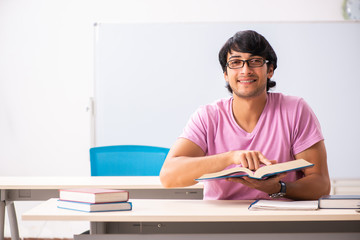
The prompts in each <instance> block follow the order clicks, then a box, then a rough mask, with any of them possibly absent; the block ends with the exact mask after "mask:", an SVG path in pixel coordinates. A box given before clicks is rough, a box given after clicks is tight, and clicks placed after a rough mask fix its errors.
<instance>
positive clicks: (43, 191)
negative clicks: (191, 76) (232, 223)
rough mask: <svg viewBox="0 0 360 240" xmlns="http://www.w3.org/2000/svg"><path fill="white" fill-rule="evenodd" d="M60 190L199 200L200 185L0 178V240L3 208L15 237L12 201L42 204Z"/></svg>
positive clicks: (141, 179) (117, 179) (133, 180)
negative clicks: (114, 191) (121, 191)
mask: <svg viewBox="0 0 360 240" xmlns="http://www.w3.org/2000/svg"><path fill="white" fill-rule="evenodd" d="M62 188H110V189H125V190H128V191H129V192H130V197H131V198H132V199H135V198H140V199H141V198H153V199H157V198H161V199H169V198H170V199H171V198H173V199H202V197H203V195H202V185H201V184H197V185H194V186H191V187H188V188H173V189H165V188H164V187H163V186H162V185H161V182H160V179H159V177H0V240H3V239H4V223H5V219H4V218H5V207H6V209H7V211H8V216H9V223H10V230H11V237H12V239H14V240H18V239H20V238H19V230H18V225H17V219H16V212H15V207H14V203H13V202H14V201H39V200H40V201H42V200H48V199H49V198H57V197H59V189H62Z"/></svg>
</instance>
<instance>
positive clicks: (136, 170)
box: [90, 145, 169, 176]
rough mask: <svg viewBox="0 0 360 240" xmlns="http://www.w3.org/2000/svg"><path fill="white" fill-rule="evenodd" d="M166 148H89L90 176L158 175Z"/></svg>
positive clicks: (134, 146) (125, 146) (137, 146)
mask: <svg viewBox="0 0 360 240" xmlns="http://www.w3.org/2000/svg"><path fill="white" fill-rule="evenodd" d="M168 152H169V149H168V148H162V147H153V146H140V145H117V146H104V147H94V148H91V149H90V167H91V176H159V174H160V170H161V167H162V165H163V163H164V160H165V158H166V156H167V154H168Z"/></svg>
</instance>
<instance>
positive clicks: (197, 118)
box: [180, 107, 208, 153]
mask: <svg viewBox="0 0 360 240" xmlns="http://www.w3.org/2000/svg"><path fill="white" fill-rule="evenodd" d="M207 116H208V113H207V111H206V107H200V108H199V109H198V110H197V111H196V112H195V113H193V114H192V116H191V117H190V119H189V121H188V122H187V124H186V126H185V128H184V129H183V132H182V133H181V135H180V138H186V139H188V140H190V141H192V142H193V143H195V144H196V145H198V146H199V147H200V148H201V149H202V150H203V151H204V152H205V153H206V152H207V132H208V122H207V120H206V119H207Z"/></svg>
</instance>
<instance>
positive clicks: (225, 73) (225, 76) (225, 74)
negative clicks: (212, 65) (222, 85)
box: [224, 71, 229, 82]
mask: <svg viewBox="0 0 360 240" xmlns="http://www.w3.org/2000/svg"><path fill="white" fill-rule="evenodd" d="M224 79H225V81H226V82H229V80H228V75H227V71H225V72H224Z"/></svg>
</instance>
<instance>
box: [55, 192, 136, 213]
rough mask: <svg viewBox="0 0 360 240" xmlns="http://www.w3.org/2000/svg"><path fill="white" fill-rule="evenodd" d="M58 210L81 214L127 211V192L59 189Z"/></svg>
mask: <svg viewBox="0 0 360 240" xmlns="http://www.w3.org/2000/svg"><path fill="white" fill-rule="evenodd" d="M59 197H60V198H59V200H58V202H57V203H58V204H57V206H58V208H64V209H71V210H77V211H83V212H105V211H129V210H131V209H132V203H131V202H129V192H128V191H125V190H112V189H96V188H81V189H60V190H59Z"/></svg>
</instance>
